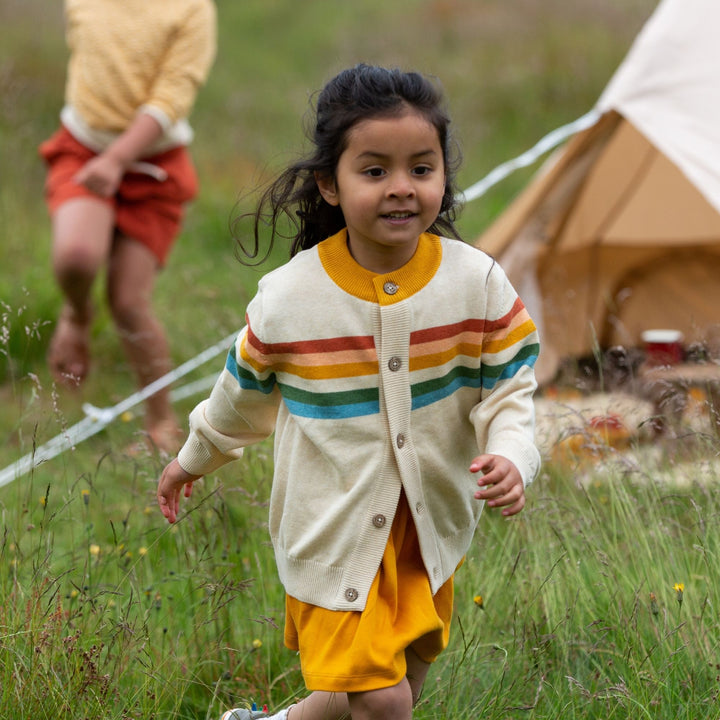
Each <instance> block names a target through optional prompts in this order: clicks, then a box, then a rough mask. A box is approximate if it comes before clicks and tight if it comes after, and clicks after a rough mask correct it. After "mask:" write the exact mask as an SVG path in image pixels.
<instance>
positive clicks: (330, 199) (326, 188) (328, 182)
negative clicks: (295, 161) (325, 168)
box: [315, 172, 340, 206]
mask: <svg viewBox="0 0 720 720" xmlns="http://www.w3.org/2000/svg"><path fill="white" fill-rule="evenodd" d="M315 182H316V183H317V186H318V190H319V191H320V194H321V195H322V196H323V199H324V200H325V202H326V203H328V205H333V206H337V205H339V204H340V200H339V198H338V192H337V185H336V184H335V179H334V178H332V177H330V175H320V173H318V172H316V173H315Z"/></svg>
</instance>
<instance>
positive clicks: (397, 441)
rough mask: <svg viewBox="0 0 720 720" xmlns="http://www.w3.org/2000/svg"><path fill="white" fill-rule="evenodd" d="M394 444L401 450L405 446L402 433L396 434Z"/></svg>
mask: <svg viewBox="0 0 720 720" xmlns="http://www.w3.org/2000/svg"><path fill="white" fill-rule="evenodd" d="M395 444H396V445H397V446H398V447H399V448H401V447H402V446H403V445H405V436H404V435H403V434H402V433H398V436H397V437H396V438H395Z"/></svg>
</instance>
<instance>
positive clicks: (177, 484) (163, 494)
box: [157, 458, 202, 523]
mask: <svg viewBox="0 0 720 720" xmlns="http://www.w3.org/2000/svg"><path fill="white" fill-rule="evenodd" d="M200 477H202V475H191V474H190V473H188V472H186V471H185V470H183V469H182V467H181V466H180V463H179V462H178V461H177V458H175V460H173V461H172V462H171V463H170V464H169V465H168V466H167V467H166V468H165V469H164V470H163V471H162V475H161V476H160V480H159V481H158V489H157V499H158V505H159V506H160V511H161V512H162V514H163V515H164V516H165V517H166V519H167V521H168V522H169V523H174V522H175V520H177V515H178V512H179V510H180V493H181V492H182V491H183V488H184V489H185V492H184V494H185V497H186V498H188V497H190V495H191V494H192V486H193V483H194V482H195V481H196V480H197V479H199V478H200Z"/></svg>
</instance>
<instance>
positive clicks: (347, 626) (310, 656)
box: [285, 494, 453, 692]
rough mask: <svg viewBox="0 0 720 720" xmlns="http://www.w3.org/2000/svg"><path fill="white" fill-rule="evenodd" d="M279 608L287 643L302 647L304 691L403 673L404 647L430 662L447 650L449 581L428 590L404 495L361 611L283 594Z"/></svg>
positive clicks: (379, 681)
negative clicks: (283, 613) (433, 590)
mask: <svg viewBox="0 0 720 720" xmlns="http://www.w3.org/2000/svg"><path fill="white" fill-rule="evenodd" d="M285 606H286V617H285V645H286V646H287V647H288V648H290V649H291V650H299V651H300V667H301V670H302V674H303V678H304V680H305V684H306V686H307V688H308V690H325V691H328V692H366V691H368V690H378V689H380V688H384V687H391V686H393V685H397V683H399V682H400V681H401V680H402V679H403V678H404V677H405V674H406V672H407V665H406V660H405V651H406V650H407V648H412V649H413V650H414V651H415V653H417V655H418V656H419V657H420V658H421V659H422V660H424V661H425V662H427V663H432V662H434V661H435V660H436V659H437V657H438V655H439V654H440V653H441V652H442V651H443V650H444V649H445V648H446V647H447V644H448V638H449V634H450V621H451V618H452V609H453V578H452V577H451V578H450V579H449V580H448V581H447V582H446V583H445V584H444V585H443V586H442V587H441V588H440V589H439V590H438V592H437V593H436V594H435V596H433V595H432V593H431V592H430V582H429V580H428V577H427V572H426V570H425V567H424V565H423V563H422V559H421V557H420V546H419V542H418V537H417V532H416V530H415V525H414V523H413V521H412V516H411V515H410V510H409V508H408V504H407V500H406V499H405V496H404V494H402V495H401V498H400V502H399V504H398V510H397V513H396V515H395V520H394V522H393V525H392V528H391V530H390V537H389V539H388V543H387V547H386V548H385V553H384V555H383V559H382V563H381V565H380V569H379V570H378V574H377V575H376V576H375V580H374V581H373V584H372V586H371V588H370V593H369V596H368V601H367V605H366V606H365V609H364V610H363V611H362V612H357V611H347V612H345V611H333V610H326V609H325V608H321V607H317V606H315V605H309V604H307V603H304V602H301V601H300V600H297V599H296V598H293V597H291V596H289V595H288V596H286V603H285Z"/></svg>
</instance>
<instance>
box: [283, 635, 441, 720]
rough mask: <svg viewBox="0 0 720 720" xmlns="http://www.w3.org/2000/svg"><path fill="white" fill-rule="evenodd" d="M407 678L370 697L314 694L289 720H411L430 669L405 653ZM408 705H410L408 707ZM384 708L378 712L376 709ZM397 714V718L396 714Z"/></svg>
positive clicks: (352, 694)
mask: <svg viewBox="0 0 720 720" xmlns="http://www.w3.org/2000/svg"><path fill="white" fill-rule="evenodd" d="M405 658H406V662H407V675H406V677H405V679H404V680H403V681H402V682H400V683H399V684H398V685H395V686H394V687H390V688H385V689H384V690H374V691H372V692H371V693H351V694H350V695H349V696H348V695H347V694H346V693H330V692H320V691H315V692H313V693H311V694H310V695H308V697H306V698H305V699H304V700H301V701H300V702H299V703H298V704H297V705H295V706H294V707H292V708H291V709H290V712H289V713H288V718H287V720H349V719H350V717H351V715H350V709H351V708H352V709H353V714H352V719H353V720H362V718H384V717H388V718H401V719H402V718H410V717H411V716H412V708H413V707H414V706H415V705H416V704H417V702H418V700H419V699H420V694H421V693H422V688H423V685H424V684H425V678H426V677H427V674H428V670H429V669H430V665H429V664H428V663H426V662H425V661H424V660H421V659H420V657H419V656H418V655H417V653H416V652H415V651H414V650H413V649H412V648H408V649H407V650H406V651H405ZM408 702H409V705H408ZM378 705H381V706H382V707H380V708H378V707H377V706H378ZM396 713H398V714H396Z"/></svg>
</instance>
